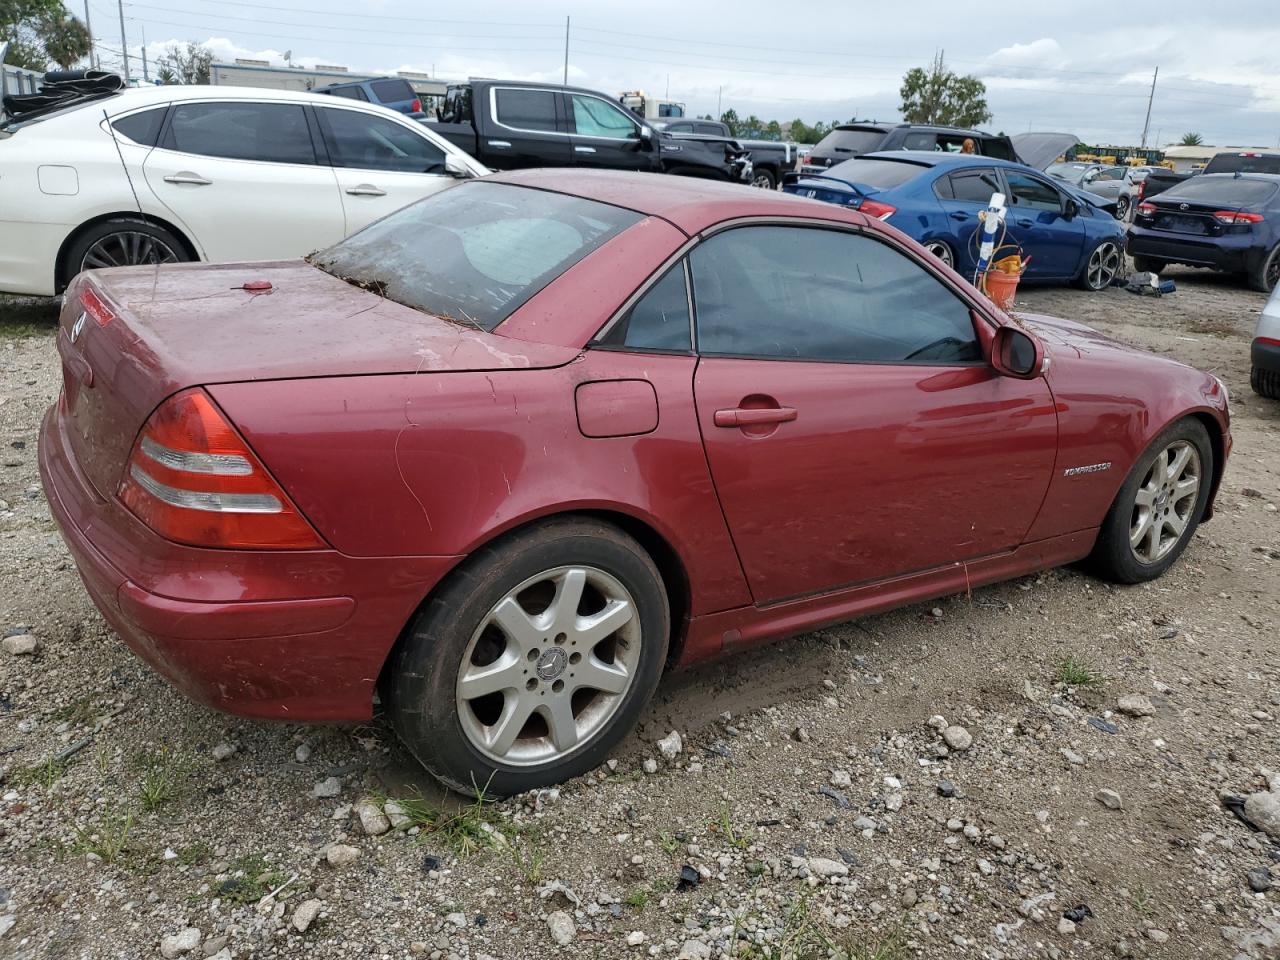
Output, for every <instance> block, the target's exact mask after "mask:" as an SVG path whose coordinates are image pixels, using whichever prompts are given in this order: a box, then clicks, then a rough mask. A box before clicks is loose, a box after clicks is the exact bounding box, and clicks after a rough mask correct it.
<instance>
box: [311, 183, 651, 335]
mask: <svg viewBox="0 0 1280 960" xmlns="http://www.w3.org/2000/svg"><path fill="white" fill-rule="evenodd" d="M642 219H644V217H643V215H641V214H638V213H635V212H634V211H631V210H624V209H622V208H621V207H613V206H609V205H608V204H604V203H597V202H595V201H594V200H584V199H582V198H581V197H570V196H566V195H564V194H560V193H549V192H547V191H545V190H529V189H526V188H524V187H515V186H511V185H510V184H505V183H479V182H475V183H468V184H460V185H459V186H456V187H454V188H453V189H451V190H445V191H443V192H442V193H437V194H435V195H434V196H431V197H428V198H427V199H425V200H422V201H419V202H418V203H416V204H414V205H412V206H409V207H405V208H404V209H403V210H400V211H398V212H396V213H393V214H391V215H390V216H388V217H385V218H384V219H382V220H379V221H377V222H376V223H374V224H372V225H371V226H369V227H366V228H365V229H364V230H361V231H360V232H359V233H357V234H355V235H354V236H351V237H348V238H347V239H346V240H344V241H342V242H341V243H339V244H337V245H336V246H333V247H330V248H329V249H328V250H322V251H321V252H320V253H317V254H315V255H314V256H313V257H312V258H311V262H312V263H314V264H315V265H316V266H317V267H319V268H320V269H322V270H324V271H326V272H327V273H331V274H333V275H334V276H335V277H338V278H340V279H342V280H346V281H347V282H348V283H353V284H355V285H357V286H359V287H363V288H364V289H366V290H373V291H376V292H378V293H379V294H381V295H382V296H385V297H386V298H387V299H389V300H394V301H395V302H397V303H402V304H404V305H405V306H408V307H413V308H415V309H418V310H422V311H424V312H425V313H430V314H434V315H436V316H443V317H448V318H450V319H453V320H458V321H461V322H464V323H471V324H474V325H476V326H479V327H482V328H483V329H485V330H492V329H493V328H494V327H496V326H497V325H498V324H500V323H502V321H503V320H505V319H507V317H509V316H511V314H512V313H514V312H515V311H516V310H517V309H518V308H519V307H520V306H521V304H523V303H524V302H525V301H527V300H528V299H529V298H531V297H532V296H533V295H534V294H536V293H537V292H538V291H539V290H541V289H542V288H543V287H545V286H546V285H547V284H548V283H550V282H551V281H552V280H554V279H555V278H556V277H558V276H560V274H562V273H564V272H565V271H566V270H568V269H569V268H570V267H572V266H573V265H574V264H575V263H577V262H578V261H579V260H581V259H582V258H583V257H585V256H586V255H587V254H589V253H591V251H593V250H595V249H597V248H598V247H600V246H602V245H604V244H605V243H607V242H608V241H609V240H610V239H612V238H613V237H615V236H617V235H618V234H619V233H621V232H622V231H623V230H625V229H627V227H630V226H632V225H633V224H636V223H638V222H640V221H641V220H642Z"/></svg>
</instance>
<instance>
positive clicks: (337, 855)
mask: <svg viewBox="0 0 1280 960" xmlns="http://www.w3.org/2000/svg"><path fill="white" fill-rule="evenodd" d="M324 858H325V860H327V861H328V862H329V866H331V867H334V868H336V869H341V868H342V867H349V866H351V864H353V863H355V862H356V861H357V860H359V859H360V851H359V850H358V849H357V848H356V847H352V846H349V845H348V844H345V843H335V844H334V845H333V846H332V847H330V848H329V850H328V852H327V853H326V854H325V855H324Z"/></svg>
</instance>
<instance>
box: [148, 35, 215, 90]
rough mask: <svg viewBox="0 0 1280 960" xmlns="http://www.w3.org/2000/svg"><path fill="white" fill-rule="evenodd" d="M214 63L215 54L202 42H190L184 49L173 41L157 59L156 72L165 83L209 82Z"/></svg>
mask: <svg viewBox="0 0 1280 960" xmlns="http://www.w3.org/2000/svg"><path fill="white" fill-rule="evenodd" d="M212 65H213V54H212V53H210V52H209V51H208V50H207V49H205V48H204V47H202V46H200V44H198V43H188V44H187V49H185V50H183V49H182V48H181V47H180V46H178V45H177V44H176V43H171V44H169V46H167V47H165V51H164V53H163V54H162V55H161V56H160V59H159V60H157V61H156V72H157V75H158V76H160V77H161V79H162V81H163V82H164V83H208V82H209V70H210V67H211V66H212ZM166 78H167V79H166Z"/></svg>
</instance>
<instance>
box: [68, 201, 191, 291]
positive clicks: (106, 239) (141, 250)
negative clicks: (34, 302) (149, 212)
mask: <svg viewBox="0 0 1280 960" xmlns="http://www.w3.org/2000/svg"><path fill="white" fill-rule="evenodd" d="M148 238H149V239H148ZM113 239H116V240H119V241H120V243H121V247H120V251H119V255H118V256H116V259H118V260H119V261H121V262H119V263H115V264H112V263H98V264H96V265H95V264H87V263H86V262H85V261H86V257H87V256H88V254H89V252H90V250H91V249H93V248H94V247H95V246H96V245H99V244H106V245H110V244H111V242H112V240H113ZM130 251H136V256H130V255H129V252H130ZM191 259H193V258H192V256H191V253H190V251H189V248H188V247H187V244H186V243H185V242H183V241H182V239H180V238H179V237H177V236H175V235H174V233H173V232H172V231H170V230H167V229H166V228H164V227H162V226H159V225H158V224H156V223H154V222H152V221H150V220H144V219H142V218H141V217H115V218H113V219H111V220H104V221H102V223H95V224H94V225H93V226H91V227H88V228H86V229H84V230H81V231H80V232H79V233H77V234H76V235H75V236H74V237H73V238H72V239H71V241H70V242H69V244H68V245H67V248H66V256H65V257H64V258H63V263H62V276H61V277H60V278H59V282H58V289H59V290H61V289H64V288H65V287H66V285H67V284H68V283H70V282H71V278H72V277H74V276H75V275H76V274H77V273H79V272H80V271H81V270H86V269H94V266H131V265H135V264H137V263H141V264H146V263H182V262H185V261H189V260H191ZM128 261H133V263H130V262H128Z"/></svg>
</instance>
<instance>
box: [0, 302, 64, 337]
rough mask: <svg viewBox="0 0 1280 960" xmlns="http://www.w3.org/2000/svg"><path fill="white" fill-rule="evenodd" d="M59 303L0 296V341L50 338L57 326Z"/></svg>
mask: <svg viewBox="0 0 1280 960" xmlns="http://www.w3.org/2000/svg"><path fill="white" fill-rule="evenodd" d="M58 303H59V301H57V300H54V299H51V298H46V297H7V296H3V295H0V340H28V339H31V338H33V337H51V336H53V335H54V332H55V331H56V330H57V326H58Z"/></svg>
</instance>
